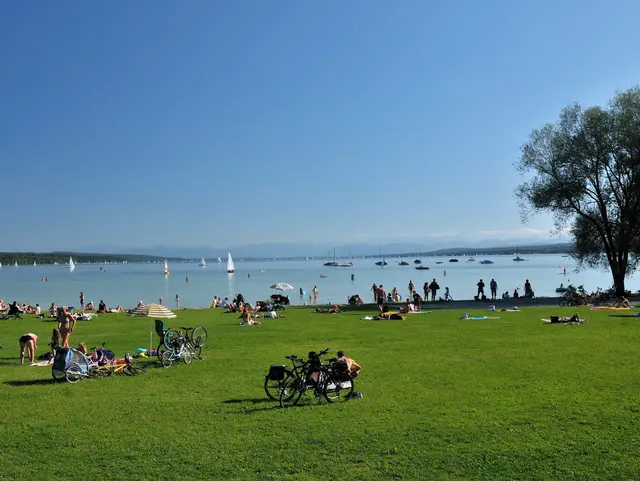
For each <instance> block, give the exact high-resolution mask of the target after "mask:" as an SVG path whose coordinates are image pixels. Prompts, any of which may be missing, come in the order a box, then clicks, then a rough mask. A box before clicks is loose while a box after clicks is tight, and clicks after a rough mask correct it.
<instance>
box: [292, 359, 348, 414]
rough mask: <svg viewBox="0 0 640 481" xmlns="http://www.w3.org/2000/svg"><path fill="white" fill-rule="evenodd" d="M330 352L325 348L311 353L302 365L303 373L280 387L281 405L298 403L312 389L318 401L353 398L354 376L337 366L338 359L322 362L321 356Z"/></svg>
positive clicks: (330, 401) (337, 400)
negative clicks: (322, 398) (321, 399)
mask: <svg viewBox="0 0 640 481" xmlns="http://www.w3.org/2000/svg"><path fill="white" fill-rule="evenodd" d="M328 352H329V349H324V350H323V351H320V352H319V353H315V352H310V353H309V355H308V360H307V361H306V362H305V363H304V366H303V367H302V375H298V376H293V377H290V378H289V379H288V380H287V381H286V382H285V383H284V384H283V386H282V388H281V389H280V406H281V407H283V408H284V407H289V406H294V405H296V404H298V402H299V401H300V399H301V397H302V395H303V394H304V393H306V392H307V391H310V390H313V394H314V396H315V398H316V400H317V401H319V400H320V398H321V397H324V398H325V399H326V400H327V401H328V402H329V403H336V402H340V401H345V402H346V401H348V400H349V399H350V398H351V395H352V394H353V378H352V377H351V376H350V375H349V374H348V372H345V371H344V370H343V369H342V368H341V367H339V366H337V362H336V361H337V360H336V359H331V360H329V362H328V363H327V364H326V365H325V364H322V362H321V360H320V358H321V357H322V356H324V355H325V354H327V353H328Z"/></svg>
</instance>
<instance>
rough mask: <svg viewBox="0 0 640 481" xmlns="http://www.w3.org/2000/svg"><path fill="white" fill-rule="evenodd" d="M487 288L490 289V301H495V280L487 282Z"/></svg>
mask: <svg viewBox="0 0 640 481" xmlns="http://www.w3.org/2000/svg"><path fill="white" fill-rule="evenodd" d="M489 288H490V289H491V300H492V301H493V300H495V299H496V298H497V297H498V283H497V282H496V280H495V279H493V278H492V279H491V282H489Z"/></svg>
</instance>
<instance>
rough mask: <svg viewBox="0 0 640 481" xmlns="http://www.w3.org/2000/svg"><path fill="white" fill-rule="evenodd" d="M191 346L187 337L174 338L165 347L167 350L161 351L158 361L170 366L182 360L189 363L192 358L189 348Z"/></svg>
mask: <svg viewBox="0 0 640 481" xmlns="http://www.w3.org/2000/svg"><path fill="white" fill-rule="evenodd" d="M191 348H192V346H191V344H190V343H189V341H188V339H187V338H185V337H184V336H182V335H181V334H180V335H179V337H176V338H174V339H173V340H172V341H171V342H170V343H169V346H168V347H167V350H166V351H164V352H163V353H162V356H161V358H160V362H161V363H162V365H163V366H164V367H171V366H172V365H173V363H174V362H179V361H183V362H184V363H185V364H191V361H192V360H193V354H192V350H191Z"/></svg>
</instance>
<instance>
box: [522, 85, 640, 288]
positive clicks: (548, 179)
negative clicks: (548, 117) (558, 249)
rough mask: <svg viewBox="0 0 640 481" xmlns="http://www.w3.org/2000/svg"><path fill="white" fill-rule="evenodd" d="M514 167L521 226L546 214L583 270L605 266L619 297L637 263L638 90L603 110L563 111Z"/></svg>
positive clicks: (620, 96)
mask: <svg viewBox="0 0 640 481" xmlns="http://www.w3.org/2000/svg"><path fill="white" fill-rule="evenodd" d="M516 168H517V169H518V170H519V171H520V172H521V173H522V174H523V175H524V176H525V179H526V180H525V181H524V182H523V183H522V184H521V185H520V186H518V187H517V189H516V196H517V198H518V200H519V202H520V207H521V212H522V215H523V219H524V220H526V219H527V218H528V217H529V216H530V215H531V214H534V213H538V212H548V213H551V214H552V215H553V218H554V221H555V224H556V228H557V229H561V230H565V229H568V230H569V232H570V233H571V236H572V237H573V240H574V242H575V248H576V253H575V257H576V259H577V260H578V262H579V264H580V265H583V266H589V267H605V268H606V267H608V268H609V269H610V270H611V274H612V277H613V285H614V288H615V291H616V294H617V295H623V293H624V291H625V285H624V283H625V278H626V277H627V276H629V275H630V274H631V273H632V272H633V271H634V270H635V269H636V268H637V267H638V263H639V261H640V249H639V246H640V87H634V88H632V89H630V90H627V91H625V92H620V93H618V94H617V95H616V96H615V97H614V98H613V99H612V100H611V101H610V103H609V105H607V107H605V108H602V107H591V108H588V109H583V108H582V107H581V106H580V105H578V104H574V105H570V106H568V107H566V108H565V109H564V110H563V111H562V112H561V114H560V118H559V120H558V122H557V123H555V124H548V125H545V126H543V127H542V128H539V129H536V130H534V131H533V132H532V134H531V136H530V138H529V141H528V142H526V143H525V144H524V145H523V146H522V157H521V158H520V160H519V161H518V162H517V163H516Z"/></svg>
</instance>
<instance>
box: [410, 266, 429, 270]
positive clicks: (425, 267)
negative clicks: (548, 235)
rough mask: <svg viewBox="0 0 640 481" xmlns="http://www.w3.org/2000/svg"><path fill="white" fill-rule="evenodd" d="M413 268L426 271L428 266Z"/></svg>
mask: <svg viewBox="0 0 640 481" xmlns="http://www.w3.org/2000/svg"><path fill="white" fill-rule="evenodd" d="M414 269H416V270H417V271H428V270H429V266H416V267H415V268H414Z"/></svg>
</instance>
